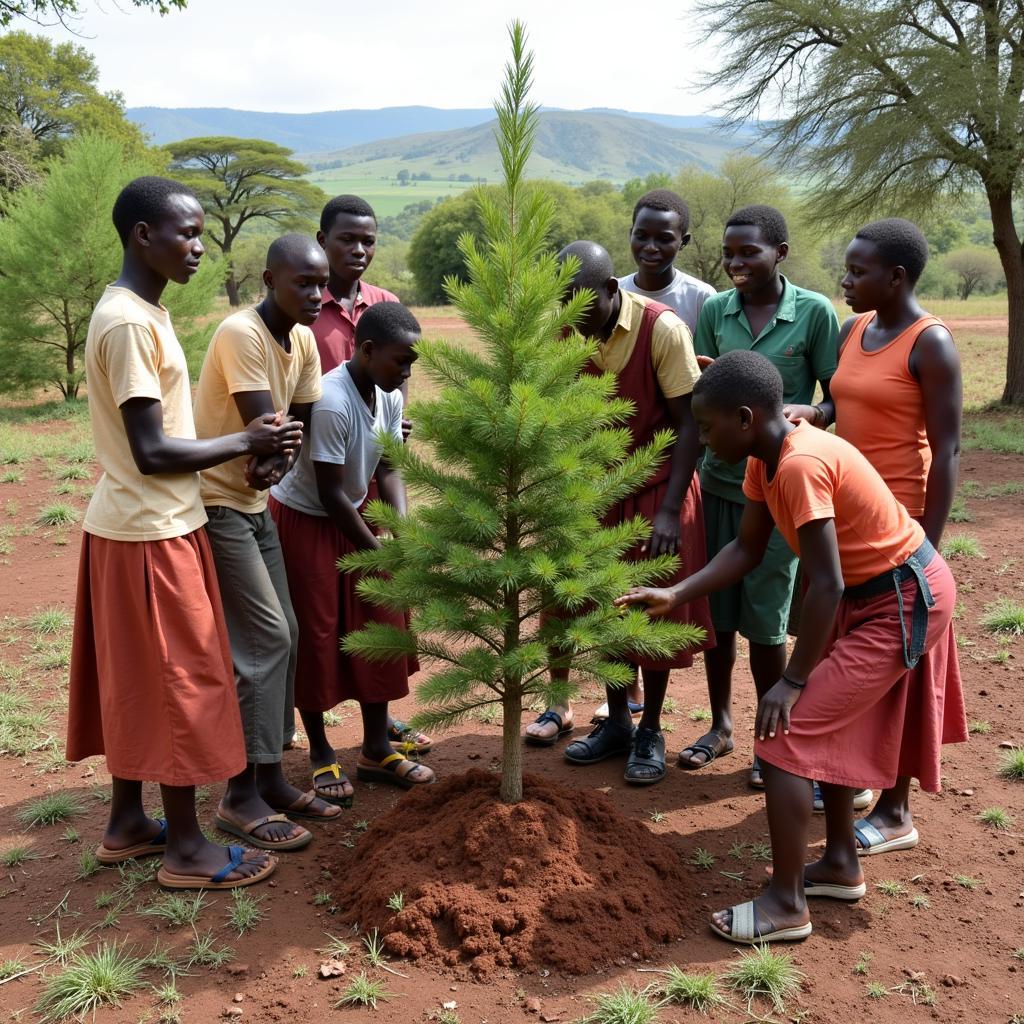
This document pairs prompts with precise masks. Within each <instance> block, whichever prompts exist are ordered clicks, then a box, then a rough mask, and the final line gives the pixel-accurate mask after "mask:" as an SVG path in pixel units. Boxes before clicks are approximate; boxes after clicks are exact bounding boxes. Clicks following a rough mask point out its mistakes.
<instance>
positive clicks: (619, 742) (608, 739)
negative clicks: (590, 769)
mask: <svg viewBox="0 0 1024 1024" xmlns="http://www.w3.org/2000/svg"><path fill="white" fill-rule="evenodd" d="M591 725H593V726H594V727H595V728H594V730H593V731H592V732H591V733H589V734H588V735H587V737H586V738H585V739H582V740H574V741H573V742H572V743H570V744H569V746H567V747H566V748H565V759H566V761H571V762H572V763H573V764H597V762H598V761H604V760H605V759H606V758H609V757H616V756H617V755H620V754H628V753H629V752H630V751H631V750H632V749H633V733H634V732H635V731H636V730H635V729H634V728H633V727H632V726H629V727H628V728H627V727H626V726H624V725H618V724H616V723H615V722H611V721H609V720H608V719H607V718H596V719H592V720H591Z"/></svg>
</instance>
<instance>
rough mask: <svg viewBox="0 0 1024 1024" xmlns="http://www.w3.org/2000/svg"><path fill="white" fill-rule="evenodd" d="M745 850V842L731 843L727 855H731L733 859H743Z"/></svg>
mask: <svg viewBox="0 0 1024 1024" xmlns="http://www.w3.org/2000/svg"><path fill="white" fill-rule="evenodd" d="M746 852H747V844H746V843H733V844H732V846H730V847H729V856H730V857H732V859H733V860H743V857H744V855H745V854H746Z"/></svg>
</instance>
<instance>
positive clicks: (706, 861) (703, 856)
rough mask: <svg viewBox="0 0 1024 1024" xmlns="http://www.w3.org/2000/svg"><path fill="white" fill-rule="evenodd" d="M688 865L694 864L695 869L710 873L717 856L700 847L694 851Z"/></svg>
mask: <svg viewBox="0 0 1024 1024" xmlns="http://www.w3.org/2000/svg"><path fill="white" fill-rule="evenodd" d="M688 863H690V864H692V865H693V866H694V867H695V868H700V869H701V871H710V870H711V868H712V867H714V864H715V855H714V854H713V853H710V852H709V851H708V850H705V849H704V847H703V846H698V847H697V849H696V850H694V851H693V856H692V857H691V858H690V860H689V862H688Z"/></svg>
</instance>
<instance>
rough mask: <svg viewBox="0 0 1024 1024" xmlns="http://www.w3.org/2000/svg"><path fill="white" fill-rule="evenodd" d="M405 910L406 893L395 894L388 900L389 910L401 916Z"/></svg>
mask: <svg viewBox="0 0 1024 1024" xmlns="http://www.w3.org/2000/svg"><path fill="white" fill-rule="evenodd" d="M404 909H405V893H402V892H395V893H392V894H391V896H390V897H389V899H388V910H393V911H394V912H395V913H396V914H400V913H401V912H402V911H403V910H404Z"/></svg>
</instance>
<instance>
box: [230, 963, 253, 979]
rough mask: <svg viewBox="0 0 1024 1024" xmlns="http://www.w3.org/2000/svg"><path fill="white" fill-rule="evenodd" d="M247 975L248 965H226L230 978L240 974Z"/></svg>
mask: <svg viewBox="0 0 1024 1024" xmlns="http://www.w3.org/2000/svg"><path fill="white" fill-rule="evenodd" d="M248 973H249V965H248V964H228V974H230V975H231V977H232V978H237V977H238V976H239V975H241V974H248Z"/></svg>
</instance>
